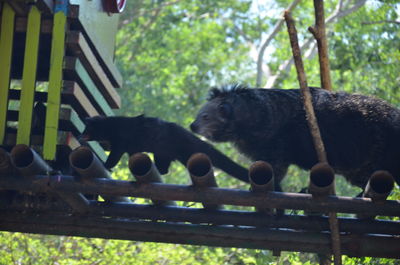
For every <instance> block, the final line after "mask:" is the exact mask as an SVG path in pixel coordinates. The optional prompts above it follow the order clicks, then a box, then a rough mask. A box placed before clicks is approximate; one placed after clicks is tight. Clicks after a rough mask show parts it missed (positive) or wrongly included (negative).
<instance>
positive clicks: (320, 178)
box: [308, 163, 335, 198]
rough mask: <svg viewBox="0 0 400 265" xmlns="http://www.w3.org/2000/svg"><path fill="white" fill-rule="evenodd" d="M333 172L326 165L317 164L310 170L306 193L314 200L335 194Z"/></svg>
mask: <svg viewBox="0 0 400 265" xmlns="http://www.w3.org/2000/svg"><path fill="white" fill-rule="evenodd" d="M334 183H335V172H334V171H333V169H332V168H331V167H330V166H329V164H328V163H318V164H316V165H315V166H313V167H312V168H311V170H310V184H309V186H308V191H309V193H311V194H312V195H313V197H315V198H321V197H326V196H328V195H334V194H335V185H334Z"/></svg>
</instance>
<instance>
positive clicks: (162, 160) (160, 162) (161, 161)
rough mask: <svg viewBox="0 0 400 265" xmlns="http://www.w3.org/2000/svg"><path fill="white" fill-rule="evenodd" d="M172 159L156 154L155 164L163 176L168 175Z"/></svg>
mask: <svg viewBox="0 0 400 265" xmlns="http://www.w3.org/2000/svg"><path fill="white" fill-rule="evenodd" d="M171 161H172V159H170V158H167V157H165V156H161V155H156V154H154V163H155V164H156V167H157V169H158V172H160V174H161V175H164V174H167V173H168V169H169V166H170V165H171Z"/></svg>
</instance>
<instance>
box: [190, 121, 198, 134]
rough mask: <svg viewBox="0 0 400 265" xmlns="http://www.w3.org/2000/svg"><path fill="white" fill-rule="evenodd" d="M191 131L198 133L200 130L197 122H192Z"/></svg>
mask: <svg viewBox="0 0 400 265" xmlns="http://www.w3.org/2000/svg"><path fill="white" fill-rule="evenodd" d="M190 130H192V132H194V133H196V132H197V131H198V130H199V126H198V125H197V123H196V121H194V122H192V124H190Z"/></svg>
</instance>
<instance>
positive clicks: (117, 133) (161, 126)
mask: <svg viewBox="0 0 400 265" xmlns="http://www.w3.org/2000/svg"><path fill="white" fill-rule="evenodd" d="M85 123H86V128H85V130H84V132H83V133H82V135H81V137H80V138H81V139H82V140H86V141H92V140H95V141H107V142H109V144H110V145H111V152H110V155H109V156H108V158H107V161H106V162H105V167H106V168H112V167H114V166H115V165H116V164H117V163H118V161H119V160H120V159H121V156H122V155H123V154H124V153H128V154H129V155H133V154H135V153H138V152H150V153H153V154H154V160H155V165H156V167H157V168H158V170H159V171H160V173H161V174H166V173H168V168H169V166H170V164H171V161H173V160H178V161H180V162H181V163H182V164H183V165H186V162H187V160H188V159H189V157H190V156H191V155H192V154H194V153H205V154H207V155H208V156H209V157H210V159H211V161H212V163H213V165H214V166H216V167H217V168H219V169H221V170H223V171H225V172H226V173H228V174H229V175H231V176H233V177H235V178H237V179H239V180H242V181H246V182H248V171H247V169H245V168H243V167H241V166H239V165H238V164H236V163H235V162H233V161H232V160H231V159H229V158H228V157H227V156H225V155H224V154H222V153H221V152H220V151H218V150H216V149H215V148H214V147H213V146H212V145H210V144H209V143H207V142H204V141H202V140H200V139H199V138H198V137H196V136H195V135H193V134H192V133H191V132H189V131H188V130H186V129H184V128H183V127H181V126H179V125H177V124H175V123H172V122H167V121H164V120H161V119H158V118H153V117H145V116H144V115H139V116H136V117H103V116H96V117H92V118H87V119H86V120H85Z"/></svg>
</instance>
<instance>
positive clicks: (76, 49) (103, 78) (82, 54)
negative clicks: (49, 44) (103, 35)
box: [66, 31, 121, 108]
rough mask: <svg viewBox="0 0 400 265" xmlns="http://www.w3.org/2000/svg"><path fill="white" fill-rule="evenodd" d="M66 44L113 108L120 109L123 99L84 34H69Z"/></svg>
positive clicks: (73, 32)
mask: <svg viewBox="0 0 400 265" xmlns="http://www.w3.org/2000/svg"><path fill="white" fill-rule="evenodd" d="M66 43H67V47H70V50H71V51H72V52H73V53H74V55H75V56H78V57H79V59H80V60H81V62H82V64H83V65H84V66H85V68H86V69H87V71H88V73H89V75H90V76H91V77H92V79H93V81H94V83H95V84H96V85H97V87H98V88H99V89H100V90H101V92H102V94H103V95H104V97H105V99H106V100H107V102H108V103H109V104H110V106H111V107H112V108H120V107H121V98H120V96H119V95H118V93H117V91H116V90H115V89H114V87H113V85H112V84H111V82H110V80H109V78H108V77H107V75H106V74H105V72H104V70H103V68H102V67H101V66H100V64H99V61H98V60H97V58H96V56H95V55H94V53H93V51H92V50H91V49H90V47H89V44H88V42H87V41H86V38H85V37H84V36H83V34H82V33H81V32H79V31H70V32H68V34H67V40H66Z"/></svg>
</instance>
